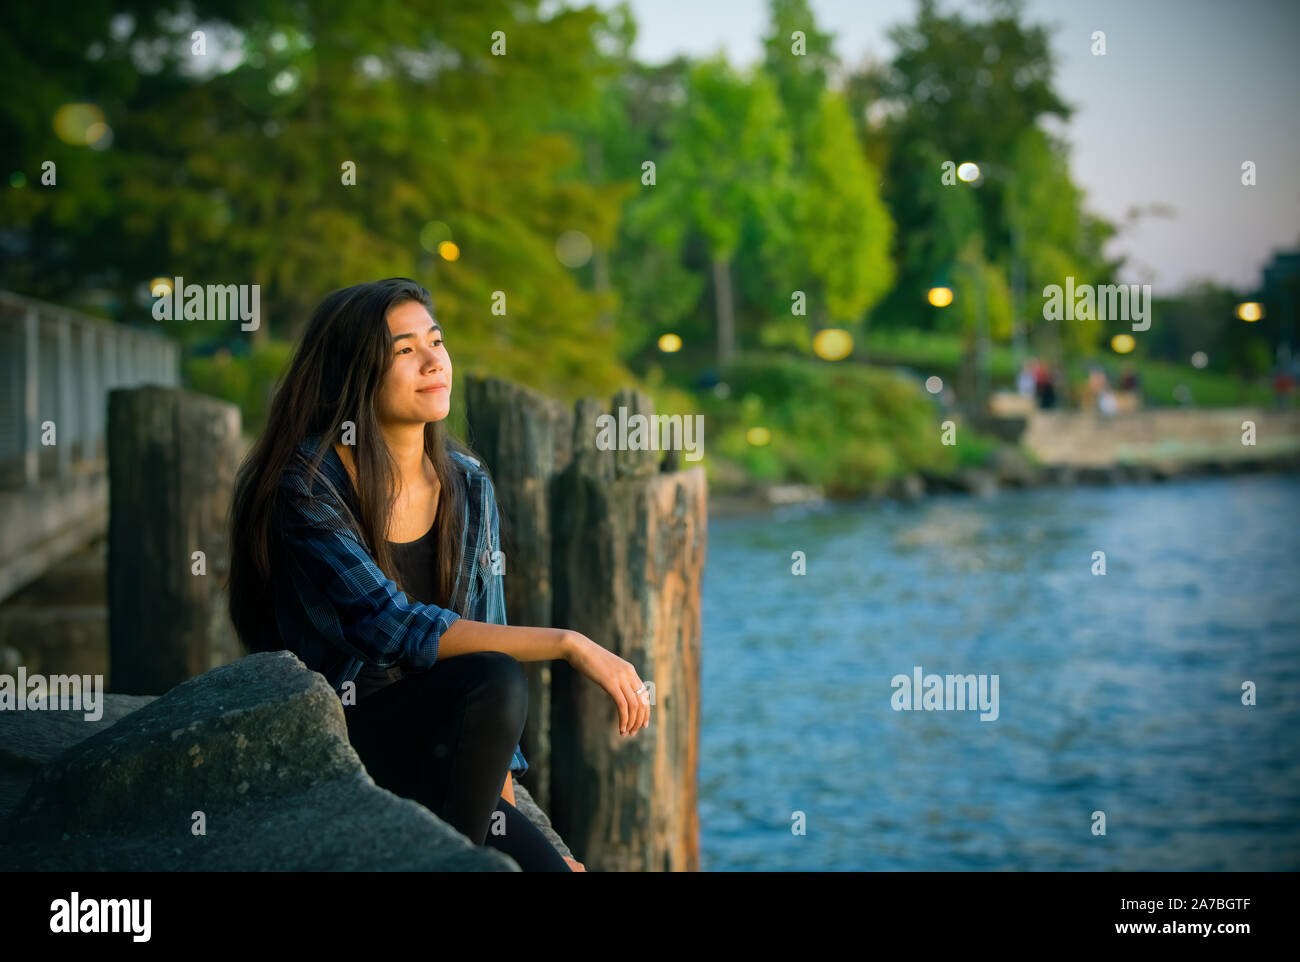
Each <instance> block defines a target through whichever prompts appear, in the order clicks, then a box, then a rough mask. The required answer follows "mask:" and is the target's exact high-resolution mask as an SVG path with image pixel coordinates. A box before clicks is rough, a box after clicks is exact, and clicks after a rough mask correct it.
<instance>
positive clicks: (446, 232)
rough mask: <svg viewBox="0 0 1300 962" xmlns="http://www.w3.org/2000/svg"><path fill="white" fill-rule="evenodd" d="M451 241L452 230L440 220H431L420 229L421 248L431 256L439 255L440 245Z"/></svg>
mask: <svg viewBox="0 0 1300 962" xmlns="http://www.w3.org/2000/svg"><path fill="white" fill-rule="evenodd" d="M449 240H451V228H450V227H448V226H447V225H446V224H445V223H443V222H442V221H440V220H431V221H429V223H427V224H425V225H424V226H423V227H421V228H420V246H421V247H423V248H424V249H425V250H427V251H428V252H429V253H430V254H436V253H438V245H439V244H441V243H442V242H443V241H449Z"/></svg>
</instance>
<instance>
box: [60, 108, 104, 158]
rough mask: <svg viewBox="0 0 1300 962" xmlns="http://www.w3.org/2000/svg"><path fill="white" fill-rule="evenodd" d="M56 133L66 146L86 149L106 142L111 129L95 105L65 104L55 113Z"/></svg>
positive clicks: (102, 112) (102, 113)
mask: <svg viewBox="0 0 1300 962" xmlns="http://www.w3.org/2000/svg"><path fill="white" fill-rule="evenodd" d="M54 133H55V134H57V135H58V138H59V139H60V140H61V141H63V142H64V143H65V144H72V145H74V146H76V147H85V146H87V145H90V144H95V143H98V142H100V141H102V140H104V138H105V137H107V136H108V135H109V127H108V122H107V120H106V119H105V117H104V111H102V110H100V109H99V107H97V106H96V105H95V104H64V105H63V106H62V107H60V108H59V109H58V110H56V111H55V112H54Z"/></svg>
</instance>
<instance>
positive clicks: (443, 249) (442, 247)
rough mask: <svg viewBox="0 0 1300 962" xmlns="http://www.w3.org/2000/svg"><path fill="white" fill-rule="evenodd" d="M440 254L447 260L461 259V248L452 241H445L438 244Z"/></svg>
mask: <svg viewBox="0 0 1300 962" xmlns="http://www.w3.org/2000/svg"><path fill="white" fill-rule="evenodd" d="M438 256H440V257H441V258H442V259H443V260H445V261H454V260H459V259H460V248H459V247H457V246H456V245H455V243H454V242H452V241H443V242H442V243H441V244H439V245H438Z"/></svg>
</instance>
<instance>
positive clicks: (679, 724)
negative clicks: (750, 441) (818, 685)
mask: <svg viewBox="0 0 1300 962" xmlns="http://www.w3.org/2000/svg"><path fill="white" fill-rule="evenodd" d="M619 407H626V408H627V409H628V415H629V417H630V416H631V415H634V414H644V415H646V416H647V417H648V418H649V424H650V425H651V430H652V431H653V430H655V428H654V425H655V423H656V422H655V420H654V418H653V414H654V409H653V403H652V401H651V399H650V398H649V396H648V395H645V394H643V393H640V392H627V391H623V392H619V393H618V394H616V395H615V397H614V416H615V418H616V420H617V419H618V416H619V410H618V409H619ZM605 413H608V412H607V411H606V409H605V407H604V405H603V404H601V403H600V402H598V401H596V400H593V399H583V400H582V401H579V402H578V405H577V413H576V417H575V423H574V431H573V461H572V463H571V464H570V465H569V466H568V468H566V469H565V470H564V471H563V472H562V473H561V474H560V476H559V477H558V478H557V479H556V484H555V485H554V502H553V505H552V529H553V532H554V538H553V541H554V564H553V578H554V594H555V602H554V609H553V621H552V624H555V625H563V626H565V627H570V628H574V629H576V630H578V631H581V632H582V633H583V634H585V635H587V636H588V637H590V638H591V639H592V640H593V641H596V642H597V643H599V644H600V645H602V646H604V647H606V648H608V649H609V650H611V651H613V652H614V653H615V654H617V655H620V656H621V657H623V658H626V659H627V660H628V661H630V662H631V663H632V664H633V665H635V666H636V668H637V671H638V673H639V674H640V675H641V678H642V680H644V681H645V682H647V683H651V684H653V686H654V687H653V691H654V704H653V705H652V707H651V710H650V725H649V727H648V728H645V729H642V730H641V732H640V734H638V735H636V736H634V737H631V738H623V737H621V736H620V735H619V734H618V716H617V710H616V709H615V707H614V704H613V701H612V699H611V698H610V696H609V694H608V693H607V692H605V691H604V690H603V689H601V688H600V687H599V686H597V685H595V684H594V683H592V682H591V681H590V680H588V679H587V678H585V677H583V676H582V675H580V674H578V673H577V672H575V671H574V670H573V669H572V668H571V667H570V666H569V665H568V664H566V663H564V662H557V663H555V664H554V667H553V669H552V673H551V689H552V690H551V698H552V713H551V751H552V758H553V764H554V774H553V775H552V784H551V806H550V809H549V811H550V815H551V820H552V822H553V823H554V825H555V828H556V830H557V831H558V832H560V834H561V835H562V836H563V837H564V839H565V841H566V842H567V843H568V844H569V846H570V847H571V848H572V849H573V851H574V854H575V856H576V857H577V858H578V859H579V860H580V861H582V862H583V863H584V864H585V865H586V866H587V867H588V868H589V869H591V870H592V871H647V870H663V871H697V870H698V869H699V813H698V808H697V805H698V789H697V769H698V764H699V730H700V593H701V585H702V582H703V573H704V557H705V548H706V539H707V529H706V520H707V485H706V482H705V474H704V468H703V467H700V466H696V467H693V468H689V469H688V470H685V471H675V470H668V471H661V465H660V460H661V459H662V458H663V455H664V453H663V452H661V451H655V450H617V449H615V450H603V451H602V450H598V448H597V445H596V437H597V417H598V416H599V415H601V414H605ZM680 437H681V435H680V434H679V435H678V439H679V441H680ZM671 453H672V452H670V454H671ZM665 460H666V463H665V464H664V465H663V467H667V468H670V469H671V468H672V467H674V466H675V465H676V463H677V460H676V457H675V456H674V457H669V458H667V459H665Z"/></svg>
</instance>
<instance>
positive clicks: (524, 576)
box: [465, 375, 573, 810]
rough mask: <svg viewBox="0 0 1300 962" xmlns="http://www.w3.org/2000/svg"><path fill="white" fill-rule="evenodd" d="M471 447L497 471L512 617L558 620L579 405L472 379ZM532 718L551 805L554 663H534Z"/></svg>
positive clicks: (533, 787) (535, 790) (536, 783)
mask: <svg viewBox="0 0 1300 962" xmlns="http://www.w3.org/2000/svg"><path fill="white" fill-rule="evenodd" d="M465 398H466V401H465V408H466V412H465V417H466V424H467V426H468V429H469V430H468V441H469V444H470V446H471V447H472V448H473V449H474V450H475V451H477V452H478V453H479V454H480V455H482V456H483V458H484V460H485V461H486V462H487V465H486V466H487V469H488V471H489V472H491V474H492V479H493V483H494V485H495V487H496V492H497V506H498V508H499V510H500V512H501V532H502V545H501V551H502V553H503V554H504V555H505V595H506V616H507V618H508V619H509V621H510V623H511V624H512V625H543V626H550V625H552V621H551V609H552V594H553V592H552V583H551V486H552V485H553V483H554V480H555V475H556V473H557V472H559V471H561V470H563V469H564V468H565V467H566V466H567V465H568V463H569V461H570V460H571V459H572V456H573V452H572V444H573V412H572V411H570V410H569V409H568V408H566V407H565V406H564V405H563V404H561V403H560V402H558V401H554V400H552V399H550V398H547V397H544V396H543V395H541V394H538V393H537V392H535V391H531V390H529V389H528V388H525V387H522V386H520V385H517V384H513V383H511V382H509V381H503V380H501V379H500V378H495V377H488V378H482V377H476V376H473V375H470V376H469V377H468V378H467V380H466V382H465ZM524 670H525V672H526V673H527V674H528V680H529V685H528V723H527V725H525V726H524V735H523V739H522V741H521V742H520V747H521V748H523V750H524V756H525V757H526V758H527V759H528V766H529V767H528V773H527V774H526V775H525V776H524V777H523V779H521V781H522V782H523V784H524V787H525V788H527V789H528V791H529V793H530V794H531V795H532V796H533V799H534V800H535V801H536V802H537V804H538V805H540V806H541V807H542V809H543V810H549V809H550V806H551V731H550V728H551V726H550V720H551V664H550V662H528V663H525V664H524Z"/></svg>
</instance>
